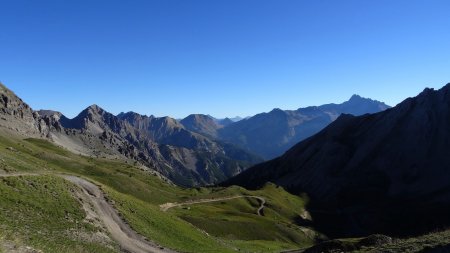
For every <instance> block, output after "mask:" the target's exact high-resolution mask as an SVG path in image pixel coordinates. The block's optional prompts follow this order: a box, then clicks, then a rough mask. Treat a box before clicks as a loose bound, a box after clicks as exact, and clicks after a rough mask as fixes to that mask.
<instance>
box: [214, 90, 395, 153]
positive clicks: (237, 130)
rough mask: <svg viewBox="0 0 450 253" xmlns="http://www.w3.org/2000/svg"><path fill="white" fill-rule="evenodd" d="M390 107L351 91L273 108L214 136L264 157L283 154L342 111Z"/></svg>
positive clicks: (355, 111)
mask: <svg viewBox="0 0 450 253" xmlns="http://www.w3.org/2000/svg"><path fill="white" fill-rule="evenodd" d="M387 108H389V106H387V105H386V104H384V103H382V102H379V101H375V100H371V99H367V98H362V97H360V96H358V95H353V96H352V97H351V98H350V99H349V100H348V101H346V102H344V103H342V104H326V105H322V106H311V107H306V108H300V109H298V110H294V111H292V110H286V111H284V110H281V109H274V110H272V111H271V112H268V113H261V114H257V115H255V116H253V117H250V118H248V119H243V120H241V121H238V122H236V123H233V124H230V125H228V126H226V127H224V128H220V129H218V130H217V132H218V133H217V137H218V138H219V139H222V140H224V141H227V142H231V143H233V144H235V145H237V146H241V147H244V148H245V149H247V150H249V151H251V152H252V153H255V154H258V155H260V156H262V157H263V158H265V159H272V158H274V157H276V156H279V155H281V154H283V153H284V152H285V151H287V150H288V149H289V148H291V147H292V146H293V145H295V144H296V143H297V142H299V141H301V140H304V139H306V138H308V137H310V136H312V135H313V134H315V133H317V132H319V131H320V130H322V129H323V128H324V127H325V126H327V125H328V124H330V123H331V122H333V121H334V120H335V119H336V118H337V117H339V115H340V114H342V113H347V114H353V115H362V114H366V113H375V112H379V111H383V110H385V109H387Z"/></svg>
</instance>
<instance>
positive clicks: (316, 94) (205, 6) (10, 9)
mask: <svg viewBox="0 0 450 253" xmlns="http://www.w3.org/2000/svg"><path fill="white" fill-rule="evenodd" d="M0 10H1V14H0V81H1V82H3V83H4V84H5V85H7V86H8V87H10V88H11V89H12V90H14V91H15V92H16V93H17V94H18V95H19V96H21V97H22V98H23V99H24V100H25V101H26V102H28V103H29V104H30V105H31V106H32V107H33V108H35V109H42V108H49V109H55V110H58V111H61V112H63V113H64V114H66V115H67V116H69V117H73V116H75V115H76V114H77V113H78V112H79V111H81V110H82V109H84V108H85V107H87V106H88V105H90V104H94V103H96V104H98V105H100V106H102V107H103V108H105V109H106V110H108V111H110V112H113V113H119V112H120V111H136V112H139V113H142V114H154V115H157V116H163V115H169V116H173V117H177V118H179V117H184V116H186V115H188V114H190V113H205V114H211V115H213V116H216V117H224V116H236V115H241V116H247V115H253V114H255V113H258V112H263V111H270V110H271V109H272V108H275V107H278V108H283V109H296V108H298V107H303V106H308V105H319V104H323V103H329V102H342V101H344V100H347V99H348V98H349V97H350V96H351V95H352V94H354V93H357V94H360V95H362V96H365V97H371V98H374V99H378V100H382V101H385V102H386V103H388V104H391V105H395V104H396V103H398V102H400V101H401V100H403V99H404V98H406V97H408V96H414V95H416V94H417V93H418V92H420V91H421V90H422V89H423V88H425V87H433V88H439V87H441V86H443V85H444V84H445V83H447V82H450V15H449V11H450V1H448V0H442V1H440V0H420V1H415V0H405V1H401V0H396V1H393V0H376V1H369V0H367V1H364V0H354V1H346V0H340V1H335V0H333V1H331V0H330V1H324V0H310V1H306V0H305V1H302V0H292V1H287V0H272V1H265V0H203V1H200V0H159V1H158V0H153V1H137V0H133V1H125V0H122V1H114V0H105V1H96V0H64V1H61V0H54V1H46V0H41V1H34V0H28V1H24V0H2V1H0Z"/></svg>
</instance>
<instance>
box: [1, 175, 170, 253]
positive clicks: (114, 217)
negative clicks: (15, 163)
mask: <svg viewBox="0 0 450 253" xmlns="http://www.w3.org/2000/svg"><path fill="white" fill-rule="evenodd" d="M40 175H44V174H39V173H10V174H0V177H18V176H40ZM54 175H56V176H60V177H63V178H64V179H66V180H68V181H70V182H72V183H74V184H76V185H77V186H79V187H80V188H81V189H82V190H83V193H84V194H85V195H86V197H88V199H89V200H90V202H91V204H92V205H93V207H94V209H95V211H96V212H97V213H98V215H99V217H100V218H101V220H102V222H103V223H104V225H105V226H106V228H107V230H108V232H109V233H110V234H111V236H112V238H113V239H114V240H116V241H117V242H118V243H119V245H120V247H121V248H122V249H123V250H124V251H125V252H130V253H176V252H175V251H173V250H169V249H165V248H162V247H160V246H158V245H156V244H155V243H152V242H150V241H148V240H146V238H145V237H143V236H140V235H138V234H137V233H136V232H135V231H134V230H133V229H132V228H131V227H130V226H129V225H128V224H126V223H125V221H124V220H123V219H122V218H121V217H120V216H119V213H118V212H117V210H116V209H115V208H114V207H113V206H112V205H111V204H110V203H109V202H108V201H107V200H106V198H105V195H104V194H103V192H102V191H101V190H100V188H99V187H98V186H97V185H95V184H93V183H91V182H89V181H87V180H85V179H83V178H80V177H77V176H71V175H61V174H54Z"/></svg>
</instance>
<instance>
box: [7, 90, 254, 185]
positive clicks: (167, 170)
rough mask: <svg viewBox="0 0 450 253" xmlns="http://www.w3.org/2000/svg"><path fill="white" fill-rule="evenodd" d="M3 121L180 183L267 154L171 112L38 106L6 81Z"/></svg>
mask: <svg viewBox="0 0 450 253" xmlns="http://www.w3.org/2000/svg"><path fill="white" fill-rule="evenodd" d="M0 95H1V105H0V110H1V119H0V125H1V126H3V127H6V128H8V129H10V130H14V131H17V132H18V133H20V134H22V135H24V136H26V137H39V138H46V139H49V140H51V141H53V142H54V143H56V144H57V145H60V146H62V147H64V148H66V149H68V150H70V151H73V152H75V153H79V154H83V155H89V156H99V157H107V158H120V159H128V160H129V161H130V162H132V163H137V164H141V165H142V168H143V169H148V170H151V171H156V172H158V173H160V174H161V175H162V177H165V178H168V179H169V180H171V181H173V182H174V183H176V184H178V185H183V186H196V185H207V184H213V183H217V182H220V181H223V180H225V179H227V178H229V177H231V176H234V175H236V174H238V173H240V172H242V171H243V170H245V169H246V168H248V167H249V166H250V165H252V164H255V163H258V162H261V161H262V160H261V159H260V158H259V157H258V156H256V155H253V154H250V153H249V152H247V151H244V150H242V149H240V148H238V147H236V146H234V145H231V144H226V143H222V142H220V141H216V140H214V139H212V138H210V137H207V136H204V135H201V134H198V133H194V132H192V131H189V130H187V129H186V128H185V127H184V126H183V125H182V124H180V123H179V122H178V121H176V120H175V119H172V118H170V117H162V118H157V117H153V116H143V115H139V114H136V113H133V112H129V113H121V114H119V115H118V116H115V115H113V114H111V113H109V112H107V111H105V110H103V109H102V108H100V107H99V106H97V105H92V106H89V107H88V108H86V109H85V110H83V111H82V112H81V113H80V114H79V115H78V116H76V117H75V118H73V119H68V118H67V117H65V116H64V115H62V114H61V113H60V112H55V111H50V110H41V111H34V110H33V109H32V108H30V107H29V106H28V105H27V104H26V103H24V102H23V101H22V100H21V99H20V98H19V97H17V96H16V95H15V94H14V93H13V92H12V91H10V90H9V89H7V88H6V87H5V86H4V85H3V84H1V86H0Z"/></svg>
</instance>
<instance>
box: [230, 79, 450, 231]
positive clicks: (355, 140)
mask: <svg viewBox="0 0 450 253" xmlns="http://www.w3.org/2000/svg"><path fill="white" fill-rule="evenodd" d="M449 129H450V84H449V85H447V86H445V87H444V88H442V89H440V90H438V91H434V90H431V89H426V90H424V91H423V92H422V93H421V94H420V95H419V96H417V97H416V98H409V99H406V100H405V101H404V102H402V103H401V104H399V105H398V106H396V107H394V108H392V109H388V110H386V111H384V112H380V113H377V114H372V115H363V116H359V117H354V116H350V115H343V116H341V117H339V119H338V120H336V121H335V122H334V123H332V124H330V125H329V126H328V127H327V128H325V129H324V130H323V131H321V132H320V133H318V134H316V135H314V136H312V137H311V138H309V139H307V140H305V141H303V142H300V143H299V144H297V145H296V146H294V147H293V148H292V149H290V150H289V151H288V152H286V154H284V155H283V156H281V157H279V158H277V159H274V160H272V161H269V162H266V163H263V164H260V165H257V166H255V167H253V168H251V169H249V170H247V171H245V172H243V173H242V174H241V175H238V176H237V177H235V178H233V179H231V180H229V181H228V182H227V183H226V184H227V185H229V184H238V185H242V186H246V187H251V188H253V187H260V186H262V185H263V184H264V183H266V182H268V181H271V182H274V183H276V184H278V185H281V186H284V187H286V188H287V189H289V190H290V191H292V192H295V193H300V192H306V193H307V194H308V195H309V196H310V197H311V208H312V210H313V211H312V213H313V218H314V220H315V222H316V225H317V226H319V227H321V228H322V229H323V230H324V231H325V232H327V233H328V234H330V235H339V236H346V235H350V236H356V235H364V234H369V233H374V232H379V233H388V234H400V235H404V234H408V235H409V234H411V233H416V232H417V233H421V232H424V231H427V230H434V229H436V228H440V227H445V226H447V225H450V218H449V216H448V213H449V212H450V131H449ZM314 210H315V211H314Z"/></svg>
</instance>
